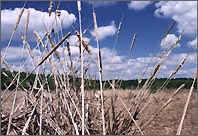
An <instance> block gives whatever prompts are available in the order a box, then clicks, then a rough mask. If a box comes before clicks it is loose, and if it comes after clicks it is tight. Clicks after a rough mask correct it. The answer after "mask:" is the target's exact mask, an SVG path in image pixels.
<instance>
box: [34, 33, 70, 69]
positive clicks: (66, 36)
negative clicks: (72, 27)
mask: <svg viewBox="0 0 198 136" xmlns="http://www.w3.org/2000/svg"><path fill="white" fill-rule="evenodd" d="M70 35H71V32H69V33H67V34H66V35H65V36H64V37H63V38H62V39H61V40H60V41H59V42H58V43H57V44H56V46H54V48H52V50H51V51H50V52H49V53H48V54H47V55H46V56H45V57H44V58H43V59H42V60H41V61H40V62H39V63H38V65H37V67H38V66H39V65H41V64H42V63H43V62H44V61H45V60H46V59H47V58H48V57H49V56H50V55H51V54H52V53H53V52H54V51H55V50H56V49H57V48H58V47H59V46H60V45H61V44H62V43H63V42H64V41H65V40H66V39H67V38H68V37H69V36H70Z"/></svg>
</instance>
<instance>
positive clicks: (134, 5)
mask: <svg viewBox="0 0 198 136" xmlns="http://www.w3.org/2000/svg"><path fill="white" fill-rule="evenodd" d="M150 4H152V2H151V1H131V2H130V3H128V8H129V9H133V10H135V11H140V10H143V9H145V8H146V7H147V6H148V5H150Z"/></svg>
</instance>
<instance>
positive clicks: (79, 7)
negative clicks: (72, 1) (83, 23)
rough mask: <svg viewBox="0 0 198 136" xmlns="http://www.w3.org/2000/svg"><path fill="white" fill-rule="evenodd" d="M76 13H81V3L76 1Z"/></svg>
mask: <svg viewBox="0 0 198 136" xmlns="http://www.w3.org/2000/svg"><path fill="white" fill-rule="evenodd" d="M77 7H78V12H81V1H80V0H78V1H77Z"/></svg>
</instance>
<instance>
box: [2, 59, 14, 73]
mask: <svg viewBox="0 0 198 136" xmlns="http://www.w3.org/2000/svg"><path fill="white" fill-rule="evenodd" d="M1 61H2V62H3V64H4V65H5V66H6V67H7V69H8V70H9V71H10V72H11V73H13V70H12V68H11V66H10V65H9V64H8V63H7V62H6V61H5V60H4V59H3V58H1Z"/></svg>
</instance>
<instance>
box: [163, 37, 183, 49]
mask: <svg viewBox="0 0 198 136" xmlns="http://www.w3.org/2000/svg"><path fill="white" fill-rule="evenodd" d="M177 39H178V37H177V36H175V35H174V34H168V35H167V36H166V38H165V39H162V41H161V43H160V47H161V49H169V48H170V47H171V46H172V45H173V44H174V43H175V42H176V41H177ZM180 46H181V44H180V43H178V44H177V47H180Z"/></svg>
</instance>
